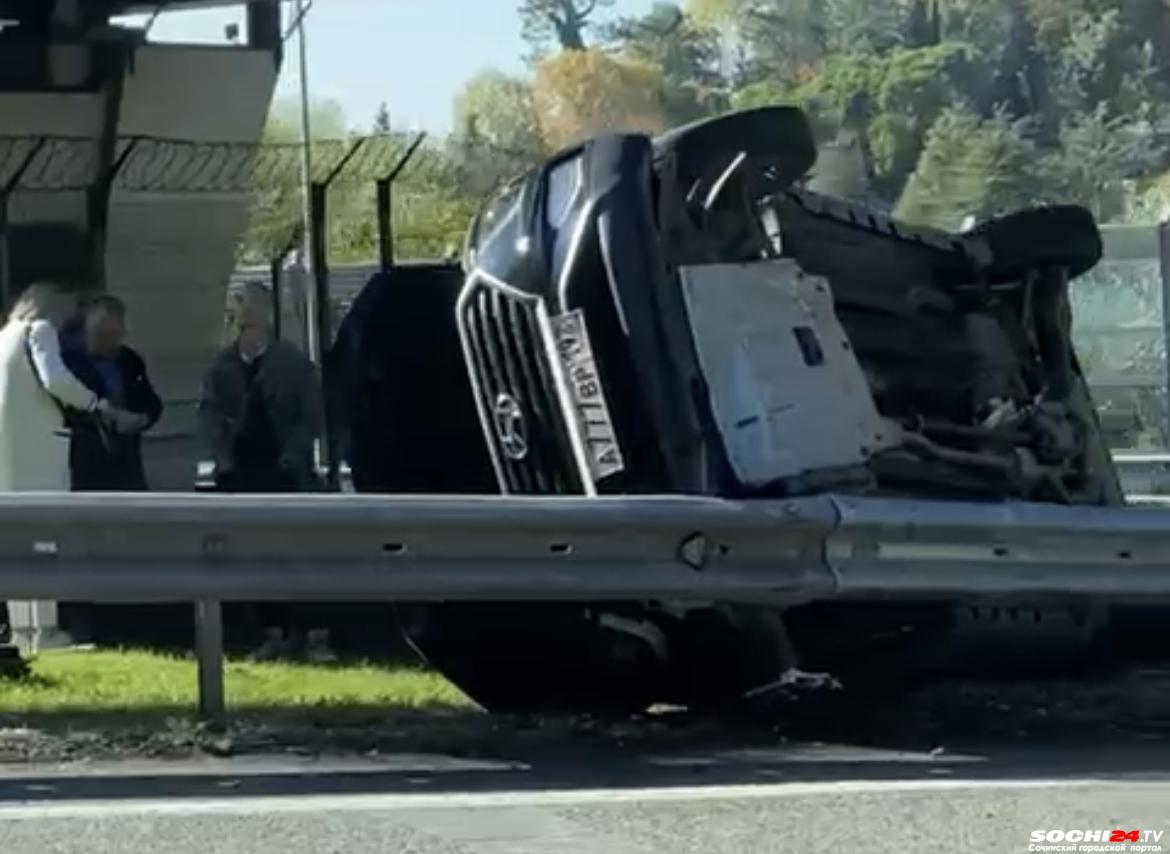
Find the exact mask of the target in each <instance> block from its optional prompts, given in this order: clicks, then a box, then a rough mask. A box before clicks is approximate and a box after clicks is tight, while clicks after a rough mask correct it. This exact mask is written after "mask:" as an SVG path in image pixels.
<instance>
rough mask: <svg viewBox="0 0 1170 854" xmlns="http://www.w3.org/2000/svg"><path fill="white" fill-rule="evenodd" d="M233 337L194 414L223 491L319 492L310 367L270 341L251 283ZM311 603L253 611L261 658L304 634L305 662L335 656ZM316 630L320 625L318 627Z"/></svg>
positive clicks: (260, 299)
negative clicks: (262, 634) (263, 636)
mask: <svg viewBox="0 0 1170 854" xmlns="http://www.w3.org/2000/svg"><path fill="white" fill-rule="evenodd" d="M232 319H233V321H234V323H235V332H236V338H235V341H233V342H232V344H231V345H230V346H228V347H227V348H226V349H224V350H223V352H221V353H220V354H219V355H218V356H217V357H216V359H215V361H214V362H213V363H212V365H211V369H210V370H209V371H208V372H207V376H206V377H205V379H204V382H203V397H202V399H201V400H200V402H199V416H200V422H201V425H202V428H203V432H204V435H205V437H206V439H207V441H208V443H209V444H210V446H211V452H212V454H213V455H214V459H215V482H216V487H217V488H218V489H219V490H220V491H222V492H304V491H309V490H312V489H314V488H316V487H317V485H318V480H317V477H316V473H315V466H314V459H313V456H314V455H313V445H314V442H315V441H316V440H317V438H318V437H319V436H320V435H321V432H322V428H323V421H324V414H323V404H322V400H321V388H320V383H319V381H318V379H317V371H316V368H315V367H314V366H313V363H312V362H311V361H309V359H308V357H306V356H305V355H304V353H302V352H301V351H300V350H298V349H297V348H296V347H294V346H292V345H291V344H286V343H284V342H281V341H275V340H273V339H272V297H271V295H270V294H269V291H268V288H266V287H265V286H264V285H261V284H249V285H247V286H246V287H245V288H244V291H243V293H242V294H241V295H240V296H239V297H238V298H237V299H236V300H235V304H234V305H233V318H232ZM316 611H317V609H316V608H314V606H312V605H308V604H305V605H266V606H259V607H257V608H256V609H255V613H256V615H257V617H258V618H259V620H260V621H261V625H262V626H263V627H264V628H265V633H266V639H265V641H264V644H263V645H262V646H261V647H260V648H259V649H258V650H257V651H256V653H255V656H256V657H257V658H260V659H269V658H279V657H284V656H285V655H287V654H288V653H289V651H290V649H291V646H292V643H293V640H292V636H294V635H302V634H303V635H304V649H305V654H306V656H307V657H308V659H309V660H310V661H314V662H318V663H324V662H328V661H332V660H334V659H335V656H334V654H333V652H332V650H331V649H330V648H329V635H328V631H327V630H326V629H324V628H320V627H319V626H320V623H319V622H315V621H316V620H317V617H318V615H317V613H316ZM315 626H317V628H315Z"/></svg>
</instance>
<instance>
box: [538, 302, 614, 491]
mask: <svg viewBox="0 0 1170 854" xmlns="http://www.w3.org/2000/svg"><path fill="white" fill-rule="evenodd" d="M552 324H553V335H554V336H555V337H556V342H557V353H558V354H559V355H560V359H561V365H562V367H563V368H564V370H565V377H566V379H567V380H568V382H569V393H570V394H571V396H572V398H573V405H574V406H575V407H576V408H577V421H578V423H579V424H580V425H581V434H582V435H583V436H584V438H585V447H586V448H587V449H588V452H589V465H590V468H591V470H592V472H593V479H594V480H601V479H602V478H606V477H609V476H610V475H612V474H617V473H618V472H620V471H622V470H623V469H624V468H625V461H624V460H623V459H622V452H621V448H619V447H618V442H617V434H616V433H615V432H614V429H613V421H612V419H611V418H610V417H609V407H608V406H606V404H605V393H604V392H603V390H602V388H601V378H600V377H599V376H598V373H597V363H596V362H595V361H594V359H593V348H592V347H591V346H590V345H589V333H588V332H587V331H586V329H585V315H584V314H582V313H581V311H580V310H577V311H571V312H569V313H568V314H562V315H560V316H558V317H554V318H553V320H552Z"/></svg>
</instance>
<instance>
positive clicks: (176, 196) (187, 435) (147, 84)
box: [106, 44, 277, 489]
mask: <svg viewBox="0 0 1170 854" xmlns="http://www.w3.org/2000/svg"><path fill="white" fill-rule="evenodd" d="M276 73H277V68H276V65H275V62H274V59H273V57H272V54H271V53H268V52H265V51H254V50H246V49H242V48H226V47H225V48H215V47H204V46H188V45H169V44H166V45H147V46H144V47H141V48H139V49H138V50H137V51H136V53H135V58H134V62H133V64H132V67H131V70H130V72H129V73H128V75H127V78H126V81H125V86H124V89H123V94H122V104H121V112H120V119H119V124H118V134H119V135H120V136H135V135H149V136H156V137H166V138H170V139H181V140H193V141H207V142H242V143H254V142H258V141H259V139H260V135H261V132H262V130H263V127H264V121H265V118H266V116H267V113H268V107H269V102H270V101H271V98H272V92H273V89H274V87H275V84H276ZM248 200H249V196H248V195H247V194H246V193H201V192H190V193H184V192H167V193H165V194H164V193H160V194H151V193H136V192H128V191H115V192H114V194H113V197H112V198H111V201H110V213H109V223H108V240H107V248H106V285H107V287H108V289H109V290H110V291H111V292H112V293H115V294H117V295H119V296H121V297H122V298H123V299H125V300H126V302H127V303H128V305H129V307H130V311H131V324H132V331H131V335H132V341H133V343H134V345H135V346H136V347H137V348H139V349H140V350H141V351H142V352H143V354H144V355H145V356H146V359H147V363H148V365H149V367H150V370H151V373H152V376H153V378H154V380H155V383H156V385H157V387H158V389H159V393H160V394H161V396H162V397H163V400H164V402H165V403H166V404H167V413H166V415H165V417H164V418H163V421H162V423H161V424H160V425H159V427H158V428H156V431H155V436H154V437H153V438H152V439H151V440H150V441H149V442H148V443H147V465H148V469H149V471H148V476H149V477H150V479H151V483H152V486H153V487H154V488H156V489H189V488H190V487H191V484H192V481H193V477H194V472H195V465H196V462H197V460H198V458H199V457H200V456H201V448H200V447H199V443H198V441H197V439H196V437H195V436H194V428H195V421H194V403H195V401H196V399H197V397H198V392H199V387H200V381H201V378H202V375H203V372H204V370H205V369H206V367H207V364H208V362H209V360H210V359H211V357H212V355H213V354H214V352H215V349H216V347H217V345H218V343H219V336H220V331H221V328H222V318H223V310H224V303H225V298H226V287H227V282H228V279H229V278H230V276H231V273H232V270H233V267H234V260H235V251H236V245H237V242H238V241H239V239H240V236H241V234H242V232H243V230H244V227H245V225H246V223H247V214H248Z"/></svg>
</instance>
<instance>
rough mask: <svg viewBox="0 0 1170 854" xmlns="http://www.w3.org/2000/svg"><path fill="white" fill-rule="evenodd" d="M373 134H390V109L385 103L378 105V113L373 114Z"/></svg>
mask: <svg viewBox="0 0 1170 854" xmlns="http://www.w3.org/2000/svg"><path fill="white" fill-rule="evenodd" d="M374 133H379V134H386V133H390V109H389V107H387V106H386V102H385V101H383V102H382V103H381V104H379V105H378V112H377V113H375V114H374Z"/></svg>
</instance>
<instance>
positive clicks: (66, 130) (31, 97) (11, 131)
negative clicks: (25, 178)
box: [0, 92, 105, 228]
mask: <svg viewBox="0 0 1170 854" xmlns="http://www.w3.org/2000/svg"><path fill="white" fill-rule="evenodd" d="M104 110H105V98H104V96H103V95H102V94H99V93H90V92H0V137H23V136H30V137H31V136H41V135H46V136H68V137H78V138H86V137H88V138H96V137H98V136H100V135H101V132H102V121H103V115H104ZM64 145H65V144H61V146H60V147H64ZM69 147H70V148H72V149H73V150H72V151H71V152H68V154H71V155H83V149H85V148H92V149H94V150H96V144H89V143H70V144H69ZM21 150H23V149H21ZM61 153H62V154H66V152H61ZM49 159H56V160H57V162H63V161H62V160H60V159H59V158H56V157H55V155H54V152H53V150H52V149H51V148H50V149H45V150H43V154H42V155H41V156H40V158H39V159H38V161H36V162H34V168H33V170H31V171H32V172H36V171H38V170H39V169H40V168H41V167H42V165H43V163H44V162H45V161H46V160H49ZM70 159H72V158H70ZM80 160H81V157H79V158H78V160H77V161H75V162H80ZM4 165H5V166H14V165H15V164H13V163H11V162H6V163H5V164H4ZM50 169H51V170H52V169H53V167H50ZM49 174H63V170H61V169H56V170H53V171H51V172H50V173H49ZM78 177H79V178H81V177H83V176H82V175H81V173H80V172H78ZM9 216H10V218H11V221H12V223H13V224H14V225H21V224H28V223H37V222H55V223H56V222H64V223H71V224H74V225H76V226H77V227H79V228H84V227H85V226H86V205H85V193H84V192H82V191H69V192H66V191H28V192H17V193H15V194H14V195H13V197H12V201H11V202H10V203H9Z"/></svg>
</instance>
